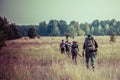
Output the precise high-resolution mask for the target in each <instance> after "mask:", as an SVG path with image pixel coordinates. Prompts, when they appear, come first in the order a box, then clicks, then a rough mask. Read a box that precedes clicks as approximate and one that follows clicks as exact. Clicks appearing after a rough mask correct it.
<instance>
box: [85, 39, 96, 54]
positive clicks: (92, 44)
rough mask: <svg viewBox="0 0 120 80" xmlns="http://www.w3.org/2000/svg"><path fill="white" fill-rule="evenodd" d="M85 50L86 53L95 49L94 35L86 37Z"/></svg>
mask: <svg viewBox="0 0 120 80" xmlns="http://www.w3.org/2000/svg"><path fill="white" fill-rule="evenodd" d="M85 47H86V48H85V51H86V53H92V52H94V50H95V42H94V39H93V37H88V38H86V39H85Z"/></svg>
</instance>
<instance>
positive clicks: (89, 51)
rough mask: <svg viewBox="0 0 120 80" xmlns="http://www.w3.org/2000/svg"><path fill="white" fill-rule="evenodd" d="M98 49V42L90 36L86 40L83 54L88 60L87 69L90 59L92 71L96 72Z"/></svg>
mask: <svg viewBox="0 0 120 80" xmlns="http://www.w3.org/2000/svg"><path fill="white" fill-rule="evenodd" d="M97 48H98V44H97V42H96V41H95V40H94V38H93V37H92V36H91V35H88V36H87V37H86V39H85V42H84V45H83V52H82V55H83V57H84V56H85V58H86V67H87V69H88V68H89V59H90V60H91V66H92V69H93V70H94V68H95V56H96V54H97ZM84 53H85V54H84Z"/></svg>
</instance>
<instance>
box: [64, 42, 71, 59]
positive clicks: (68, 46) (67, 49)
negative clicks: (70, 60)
mask: <svg viewBox="0 0 120 80" xmlns="http://www.w3.org/2000/svg"><path fill="white" fill-rule="evenodd" d="M70 50H71V43H70V42H68V41H66V42H65V51H66V54H67V55H68V57H70Z"/></svg>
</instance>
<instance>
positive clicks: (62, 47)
mask: <svg viewBox="0 0 120 80" xmlns="http://www.w3.org/2000/svg"><path fill="white" fill-rule="evenodd" d="M60 50H61V53H65V43H60Z"/></svg>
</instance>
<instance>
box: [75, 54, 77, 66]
mask: <svg viewBox="0 0 120 80" xmlns="http://www.w3.org/2000/svg"><path fill="white" fill-rule="evenodd" d="M74 59H75V63H76V64H77V55H76V54H75V56H74Z"/></svg>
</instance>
